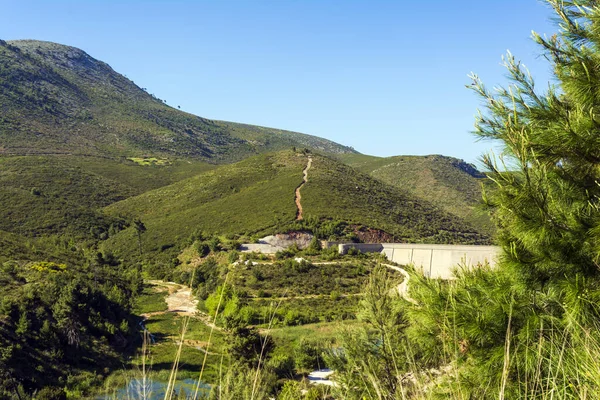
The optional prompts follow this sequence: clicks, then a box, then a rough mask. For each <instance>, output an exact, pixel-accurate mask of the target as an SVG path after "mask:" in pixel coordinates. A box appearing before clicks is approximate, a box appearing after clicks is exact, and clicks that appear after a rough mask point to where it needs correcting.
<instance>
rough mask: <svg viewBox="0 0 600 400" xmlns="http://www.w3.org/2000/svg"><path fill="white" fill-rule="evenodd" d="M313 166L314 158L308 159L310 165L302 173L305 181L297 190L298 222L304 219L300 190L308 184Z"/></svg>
mask: <svg viewBox="0 0 600 400" xmlns="http://www.w3.org/2000/svg"><path fill="white" fill-rule="evenodd" d="M311 165H312V157H308V163H307V164H306V168H304V171H302V173H303V174H304V180H303V181H302V183H301V184H300V186H298V187H297V188H296V207H297V208H298V211H297V212H296V221H300V220H302V219H303V217H302V204H301V203H300V200H301V199H302V196H301V195H300V189H302V186H304V185H305V184H306V182H308V170H309V169H310V166H311Z"/></svg>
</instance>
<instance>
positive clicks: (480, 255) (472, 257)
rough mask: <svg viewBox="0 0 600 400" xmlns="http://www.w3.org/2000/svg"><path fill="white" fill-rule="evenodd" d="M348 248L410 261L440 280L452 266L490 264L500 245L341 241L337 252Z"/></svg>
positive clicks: (400, 262)
mask: <svg viewBox="0 0 600 400" xmlns="http://www.w3.org/2000/svg"><path fill="white" fill-rule="evenodd" d="M350 248H355V249H357V250H360V251H361V252H363V253H383V254H385V255H386V256H387V258H388V260H390V261H393V262H396V263H398V264H402V265H409V264H412V265H414V266H415V268H421V269H422V270H423V273H424V274H425V275H426V276H430V277H432V278H442V279H450V278H452V269H453V268H454V267H456V266H457V265H459V264H465V265H468V266H471V267H475V266H477V265H478V264H480V263H481V264H483V263H485V262H488V263H489V264H490V265H491V266H492V267H494V266H495V265H496V260H497V257H498V255H499V254H500V247H496V246H470V245H446V244H411V243H343V244H340V245H339V252H340V254H346V253H347V252H348V250H349V249H350Z"/></svg>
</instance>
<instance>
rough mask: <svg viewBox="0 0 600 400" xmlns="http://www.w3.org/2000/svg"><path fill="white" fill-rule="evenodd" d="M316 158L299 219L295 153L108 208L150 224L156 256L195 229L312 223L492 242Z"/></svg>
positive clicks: (302, 159) (252, 230)
mask: <svg viewBox="0 0 600 400" xmlns="http://www.w3.org/2000/svg"><path fill="white" fill-rule="evenodd" d="M311 157H312V159H313V162H312V168H311V169H310V171H309V173H308V182H307V183H306V185H304V186H303V188H302V193H301V195H302V207H303V210H304V215H305V220H304V221H296V211H297V210H296V206H295V203H294V191H295V189H296V187H298V185H299V184H300V183H301V182H302V171H303V169H304V168H305V166H306V164H307V156H306V155H304V154H297V153H294V152H291V151H283V152H277V153H270V154H266V155H261V156H256V157H252V158H249V159H246V160H244V161H241V162H239V163H236V164H232V165H226V166H222V167H219V168H217V169H214V170H211V171H208V172H205V173H202V174H199V175H197V176H194V177H192V178H189V179H185V180H182V181H179V182H176V183H174V184H172V185H169V186H165V187H162V188H159V189H156V190H152V191H149V192H146V193H144V194H142V195H140V196H136V197H131V198H129V199H126V200H123V201H120V202H117V203H114V204H112V205H110V206H108V207H107V208H105V211H106V213H107V214H108V215H109V216H110V217H113V218H125V219H129V220H131V219H133V218H140V219H141V220H142V221H143V222H144V224H145V225H146V227H147V231H146V232H145V233H144V238H143V241H144V251H146V252H153V253H159V252H160V251H161V249H163V250H164V249H171V248H175V249H177V248H180V246H181V245H182V244H184V243H185V241H186V240H187V238H188V237H189V236H190V235H191V234H192V233H194V232H195V231H205V232H207V233H210V234H227V235H233V236H235V235H242V234H246V235H263V234H270V233H275V232H283V231H286V230H301V229H307V228H308V229H311V230H313V231H319V232H324V233H323V235H322V236H325V237H327V235H329V234H328V233H326V232H328V230H327V229H325V227H324V225H329V226H330V227H331V226H332V225H336V224H337V225H338V226H339V227H342V229H344V230H345V232H344V233H346V234H347V233H351V231H353V230H354V231H358V230H361V229H365V228H367V229H370V230H374V231H376V232H378V233H379V234H380V236H382V237H383V238H384V240H385V238H387V239H388V240H402V241H426V242H434V243H446V242H453V243H487V242H488V241H489V237H488V236H487V235H485V234H481V233H480V232H478V231H477V230H476V229H474V228H472V227H471V226H469V224H467V223H465V222H464V221H463V220H461V219H460V218H458V217H456V216H453V215H451V214H449V213H445V212H443V211H441V210H439V209H438V208H437V207H435V206H433V205H431V204H430V203H428V202H426V201H423V200H420V199H418V198H415V197H413V196H412V195H410V194H409V193H407V192H406V191H404V190H402V189H399V188H396V187H393V186H391V185H387V184H385V183H383V182H380V181H379V180H376V179H374V178H372V177H370V176H368V175H366V174H363V173H360V172H358V171H356V170H354V169H353V168H351V167H348V166H346V165H344V164H342V163H340V162H339V161H336V160H333V159H330V158H328V157H324V156H320V155H312V156H311ZM330 231H331V232H335V228H332V229H330ZM337 233H341V232H337ZM136 241H137V239H136V232H135V231H134V229H133V228H132V227H130V228H128V229H126V230H124V231H122V232H119V233H118V234H117V235H115V236H114V237H111V238H110V239H109V240H108V241H107V242H106V243H105V246H107V248H108V247H110V248H113V249H115V250H116V251H118V253H119V254H121V255H123V254H130V255H131V254H132V252H135V251H136V248H135V246H132V245H131V244H132V243H136Z"/></svg>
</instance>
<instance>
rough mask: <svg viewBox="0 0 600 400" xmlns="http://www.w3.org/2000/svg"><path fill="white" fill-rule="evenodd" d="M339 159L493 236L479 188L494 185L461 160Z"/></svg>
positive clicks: (353, 156) (354, 156) (355, 156)
mask: <svg viewBox="0 0 600 400" xmlns="http://www.w3.org/2000/svg"><path fill="white" fill-rule="evenodd" d="M338 158H339V159H340V160H342V161H343V162H345V163H346V164H348V165H350V166H351V167H353V168H355V169H358V170H359V171H361V172H364V173H367V174H369V175H371V176H372V177H374V178H376V179H379V180H380V181H382V182H385V183H387V184H390V185H393V186H396V187H399V188H402V189H403V190H405V191H407V192H409V193H410V194H411V195H413V196H415V197H417V198H419V199H422V200H425V201H428V202H431V203H432V204H434V205H435V206H437V207H439V208H440V209H442V210H444V211H446V212H448V213H450V214H453V215H456V216H458V217H460V218H463V219H464V220H465V221H466V222H468V223H469V224H471V225H472V226H474V227H476V228H477V229H478V230H480V231H482V232H486V233H493V232H494V230H495V228H494V225H493V223H492V222H491V220H490V218H489V215H488V213H487V212H485V210H484V209H483V208H482V207H481V206H480V199H481V196H482V185H483V184H486V185H487V187H488V190H493V186H492V185H489V184H487V183H486V180H485V175H484V174H483V173H481V172H479V171H478V170H477V169H476V168H475V167H474V166H473V165H471V164H468V163H466V162H464V161H463V160H459V159H456V158H452V157H446V156H441V155H430V156H394V157H375V156H367V155H364V154H342V155H339V156H338Z"/></svg>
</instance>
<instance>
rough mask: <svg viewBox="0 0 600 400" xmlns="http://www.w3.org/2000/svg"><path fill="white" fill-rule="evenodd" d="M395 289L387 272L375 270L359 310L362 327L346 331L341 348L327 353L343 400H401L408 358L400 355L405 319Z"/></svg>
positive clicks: (341, 334) (327, 361)
mask: <svg viewBox="0 0 600 400" xmlns="http://www.w3.org/2000/svg"><path fill="white" fill-rule="evenodd" d="M395 287H396V284H395V283H394V282H393V281H392V280H391V279H390V277H389V274H388V272H387V270H386V269H385V268H384V267H378V268H376V269H375V270H374V271H373V272H372V273H371V275H370V278H369V281H368V283H367V284H366V285H365V290H364V293H365V297H364V299H363V300H362V301H361V303H360V307H359V311H358V317H359V319H360V321H362V323H363V324H362V325H360V326H358V327H347V328H343V329H342V330H341V331H340V340H339V343H338V345H339V346H340V347H339V348H334V349H332V350H330V351H329V352H328V353H327V354H325V362H326V363H327V365H328V366H329V367H330V368H332V369H334V370H335V371H337V374H338V382H340V384H341V385H340V386H339V387H338V389H337V390H336V392H337V394H338V395H340V396H341V398H345V399H362V398H363V397H364V396H370V395H369V393H377V395H378V396H377V397H378V398H380V399H390V400H391V399H396V398H400V396H399V395H400V394H401V393H402V383H401V376H400V373H401V371H402V370H403V369H404V368H406V364H407V361H408V359H407V357H403V356H402V355H401V354H402V349H403V348H405V346H406V341H405V335H404V328H405V327H406V319H405V315H404V312H403V310H402V308H401V300H400V298H399V296H398V295H397V292H396V291H395V290H394V289H395ZM397 396H398V397H397Z"/></svg>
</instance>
